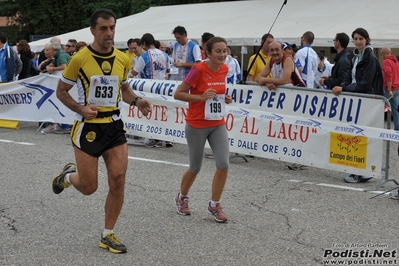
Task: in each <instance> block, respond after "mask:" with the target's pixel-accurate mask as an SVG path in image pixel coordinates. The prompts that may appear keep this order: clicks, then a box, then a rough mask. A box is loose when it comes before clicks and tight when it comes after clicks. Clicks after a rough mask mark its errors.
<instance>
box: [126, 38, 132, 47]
mask: <svg viewBox="0 0 399 266" xmlns="http://www.w3.org/2000/svg"><path fill="white" fill-rule="evenodd" d="M132 42H133V38H130V39H129V40H127V46H129V45H130V44H131V43H132Z"/></svg>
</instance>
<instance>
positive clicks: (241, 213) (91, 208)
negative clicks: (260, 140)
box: [0, 122, 399, 266]
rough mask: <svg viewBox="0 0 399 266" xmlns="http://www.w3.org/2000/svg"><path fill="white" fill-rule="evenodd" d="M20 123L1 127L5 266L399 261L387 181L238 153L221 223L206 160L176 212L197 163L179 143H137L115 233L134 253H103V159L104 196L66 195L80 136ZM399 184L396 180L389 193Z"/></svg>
mask: <svg viewBox="0 0 399 266" xmlns="http://www.w3.org/2000/svg"><path fill="white" fill-rule="evenodd" d="M20 126H21V128H20V129H19V130H10V129H0V150H1V162H0V164H1V173H0V240H1V243H0V265H279V266H281V265H283V266H284V265H331V263H332V262H331V261H330V260H329V259H332V258H331V257H332V256H334V257H335V258H333V259H337V260H341V259H342V261H343V262H345V263H346V264H347V265H348V264H349V263H352V265H380V264H378V263H379V262H381V263H382V261H389V260H391V263H390V264H388V265H397V263H398V262H399V260H398V262H397V261H396V259H397V258H396V257H397V254H396V250H397V249H398V245H399V244H398V233H397V232H398V231H397V230H398V229H399V228H398V227H399V223H398V222H397V220H398V207H399V206H398V201H396V200H392V199H390V198H389V197H388V196H387V195H382V196H379V197H376V198H374V199H371V197H372V196H374V195H376V194H375V192H364V191H363V189H364V188H373V187H374V186H375V185H376V184H377V183H378V182H379V181H380V180H379V179H372V180H371V181H370V182H368V183H362V184H346V183H343V181H342V179H343V177H344V176H345V174H344V173H341V172H335V171H329V170H323V169H318V168H311V167H310V168H309V169H308V170H298V171H292V170H289V169H288V168H287V164H286V163H285V162H281V161H274V160H267V159H262V158H250V159H249V162H247V163H245V162H244V160H242V159H240V158H233V159H231V165H230V174H229V178H228V182H227V185H226V188H225V191H224V194H223V198H222V204H223V207H224V210H225V212H226V213H227V215H228V217H229V222H228V223H227V224H217V223H215V222H214V221H213V220H212V218H211V216H210V215H209V214H208V213H207V211H206V207H207V203H208V200H209V198H210V187H211V180H212V176H213V171H214V169H215V166H214V161H213V160H211V159H204V163H203V168H202V171H201V173H200V174H199V176H198V179H197V180H196V182H195V183H194V185H193V187H192V190H191V191H190V195H189V196H190V209H191V211H192V215H191V216H188V217H183V216H180V215H178V214H177V213H176V209H175V204H174V196H175V195H176V193H177V192H178V188H179V184H180V179H181V175H182V173H183V172H184V171H185V169H186V167H187V163H188V158H187V147H186V146H185V145H177V144H176V145H175V146H174V147H173V148H162V149H159V148H145V147H140V146H131V145H129V156H130V159H129V166H128V174H127V180H126V190H125V192H126V197H125V204H124V207H123V210H122V214H121V216H120V218H119V221H118V223H117V227H116V228H115V232H116V235H117V236H118V237H119V238H120V239H121V241H122V242H123V243H124V244H126V246H127V247H128V253H126V254H119V255H116V254H112V253H110V252H109V251H107V250H103V249H101V248H99V246H98V244H99V240H100V233H101V232H102V229H103V217H104V213H103V205H104V201H105V196H106V194H107V191H108V189H107V182H106V176H105V167H104V163H103V161H102V160H100V167H99V180H100V181H99V188H98V190H97V191H96V192H95V193H94V194H93V195H91V196H83V195H81V194H80V193H79V192H77V191H76V190H75V189H73V188H69V189H67V190H65V191H64V192H63V193H61V194H60V195H55V194H53V192H52V189H51V180H52V177H53V176H54V175H55V174H56V173H58V172H59V171H60V170H61V169H62V167H63V166H64V165H65V164H66V163H68V162H73V161H74V156H73V150H72V147H71V144H70V139H69V136H68V135H57V134H46V135H41V134H39V135H35V131H36V128H37V123H26V122H25V123H20ZM28 144H29V145H28ZM396 147H397V143H393V144H392V146H391V150H392V151H391V156H390V176H392V177H393V178H396V177H395V175H396V174H397V173H398V169H399V166H398V163H397V161H398V156H397V153H396ZM395 186H396V185H395V184H394V182H388V183H386V184H385V185H384V187H383V189H381V190H380V192H382V191H383V190H385V189H386V190H388V189H391V188H394V187H395ZM382 252H384V253H382ZM378 256H380V257H378ZM360 260H363V262H364V263H367V264H361V261H360ZM372 260H374V261H372ZM377 260H379V261H377ZM327 262H328V263H329V264H327Z"/></svg>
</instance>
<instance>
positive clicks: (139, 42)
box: [131, 38, 143, 46]
mask: <svg viewBox="0 0 399 266" xmlns="http://www.w3.org/2000/svg"><path fill="white" fill-rule="evenodd" d="M133 42H135V43H137V45H138V46H140V45H142V44H143V43H142V42H141V40H140V39H139V38H134V39H132V42H131V43H133Z"/></svg>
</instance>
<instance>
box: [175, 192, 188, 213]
mask: <svg viewBox="0 0 399 266" xmlns="http://www.w3.org/2000/svg"><path fill="white" fill-rule="evenodd" d="M175 202H176V207H177V213H178V214H181V215H190V214H191V213H190V209H189V208H188V197H182V198H180V193H177V196H176V198H175Z"/></svg>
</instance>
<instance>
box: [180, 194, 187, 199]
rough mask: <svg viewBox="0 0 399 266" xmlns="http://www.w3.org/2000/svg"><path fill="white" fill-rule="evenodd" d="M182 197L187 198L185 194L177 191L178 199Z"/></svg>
mask: <svg viewBox="0 0 399 266" xmlns="http://www.w3.org/2000/svg"><path fill="white" fill-rule="evenodd" d="M183 197H186V198H187V195H183V194H181V192H179V199H182V198H183Z"/></svg>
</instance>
